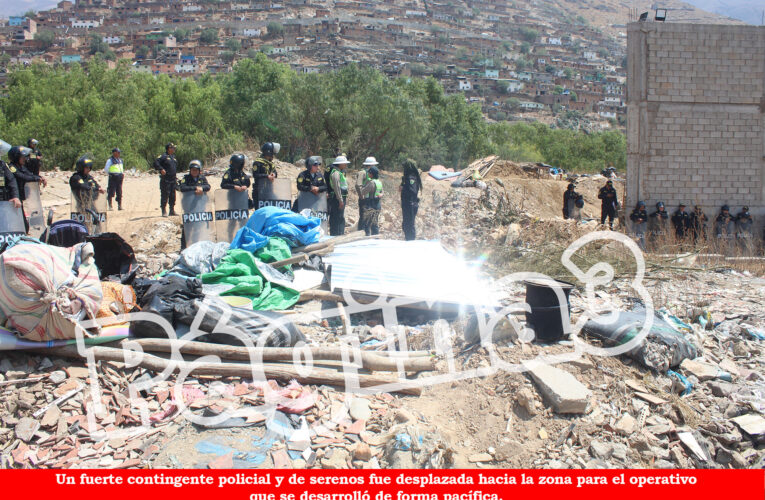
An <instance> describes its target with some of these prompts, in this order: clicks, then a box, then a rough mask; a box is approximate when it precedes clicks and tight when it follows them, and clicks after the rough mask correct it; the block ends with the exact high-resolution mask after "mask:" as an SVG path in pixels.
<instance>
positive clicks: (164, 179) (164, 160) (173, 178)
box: [154, 142, 178, 217]
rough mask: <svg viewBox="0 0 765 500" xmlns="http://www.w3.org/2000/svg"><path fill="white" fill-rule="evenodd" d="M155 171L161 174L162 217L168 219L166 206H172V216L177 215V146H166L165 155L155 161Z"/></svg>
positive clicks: (170, 144)
mask: <svg viewBox="0 0 765 500" xmlns="http://www.w3.org/2000/svg"><path fill="white" fill-rule="evenodd" d="M154 170H156V171H157V172H159V195H160V201H159V204H160V208H161V209H162V217H167V212H166V211H165V206H167V205H170V215H176V213H175V186H176V184H177V172H178V161H177V160H176V159H175V144H173V143H172V142H170V143H168V144H167V145H165V154H163V155H160V156H158V157H157V159H156V160H154Z"/></svg>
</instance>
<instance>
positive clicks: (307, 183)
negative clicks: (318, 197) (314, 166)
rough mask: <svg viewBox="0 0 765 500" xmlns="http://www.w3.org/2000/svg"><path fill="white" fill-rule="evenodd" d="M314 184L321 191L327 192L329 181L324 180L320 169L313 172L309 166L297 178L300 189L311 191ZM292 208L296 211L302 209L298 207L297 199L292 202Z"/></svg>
mask: <svg viewBox="0 0 765 500" xmlns="http://www.w3.org/2000/svg"><path fill="white" fill-rule="evenodd" d="M314 186H315V187H317V188H319V192H320V193H326V192H327V183H326V182H325V180H324V174H322V173H321V172H319V171H316V173H315V174H312V173H311V169H310V168H307V169H305V170H304V171H302V172H300V174H299V175H298V178H297V188H298V191H300V192H301V193H310V192H311V188H312V187H314ZM292 210H293V211H294V212H299V211H300V207H298V204H297V200H295V203H293V204H292Z"/></svg>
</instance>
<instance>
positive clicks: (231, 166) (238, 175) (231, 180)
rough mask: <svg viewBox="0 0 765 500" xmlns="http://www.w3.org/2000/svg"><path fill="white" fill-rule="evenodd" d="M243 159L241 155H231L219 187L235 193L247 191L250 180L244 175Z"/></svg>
mask: <svg viewBox="0 0 765 500" xmlns="http://www.w3.org/2000/svg"><path fill="white" fill-rule="evenodd" d="M244 161H245V157H244V155H243V154H241V153H237V154H234V155H231V158H230V159H229V161H228V170H226V173H225V174H223V179H221V181H220V187H221V188H223V189H233V190H235V191H247V188H249V187H250V178H249V177H247V174H245V173H244Z"/></svg>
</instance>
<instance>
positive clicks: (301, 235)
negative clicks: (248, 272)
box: [230, 207, 321, 252]
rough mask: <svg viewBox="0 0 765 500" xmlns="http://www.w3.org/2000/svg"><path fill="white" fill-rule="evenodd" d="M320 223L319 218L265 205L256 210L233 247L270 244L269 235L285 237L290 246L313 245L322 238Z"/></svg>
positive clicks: (251, 247)
mask: <svg viewBox="0 0 765 500" xmlns="http://www.w3.org/2000/svg"><path fill="white" fill-rule="evenodd" d="M320 225H321V220H320V219H319V218H318V217H304V216H302V215H300V214H296V213H295V212H292V211H290V210H285V209H283V208H276V207H263V208H261V209H260V210H256V211H255V212H254V213H253V214H252V215H251V216H250V219H249V220H248V221H247V224H246V225H245V226H244V227H243V228H241V229H240V230H239V231H238V232H237V233H236V235H235V236H234V240H233V241H232V242H231V246H230V248H231V249H237V248H241V249H242V250H247V251H248V252H255V251H257V250H258V249H260V248H263V247H264V246H266V245H267V244H268V237H269V236H279V237H280V238H284V239H285V240H286V241H287V243H289V245H290V246H291V247H297V246H304V245H310V244H311V243H316V242H317V241H319V236H320V234H321V228H320Z"/></svg>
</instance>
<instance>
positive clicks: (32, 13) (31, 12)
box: [24, 9, 37, 19]
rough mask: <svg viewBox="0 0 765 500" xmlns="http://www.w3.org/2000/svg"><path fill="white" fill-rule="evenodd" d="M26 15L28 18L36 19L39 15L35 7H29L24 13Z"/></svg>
mask: <svg viewBox="0 0 765 500" xmlns="http://www.w3.org/2000/svg"><path fill="white" fill-rule="evenodd" d="M24 17H26V18H28V19H34V18H35V17H37V12H36V11H35V10H34V9H29V10H28V11H26V12H25V13H24Z"/></svg>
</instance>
